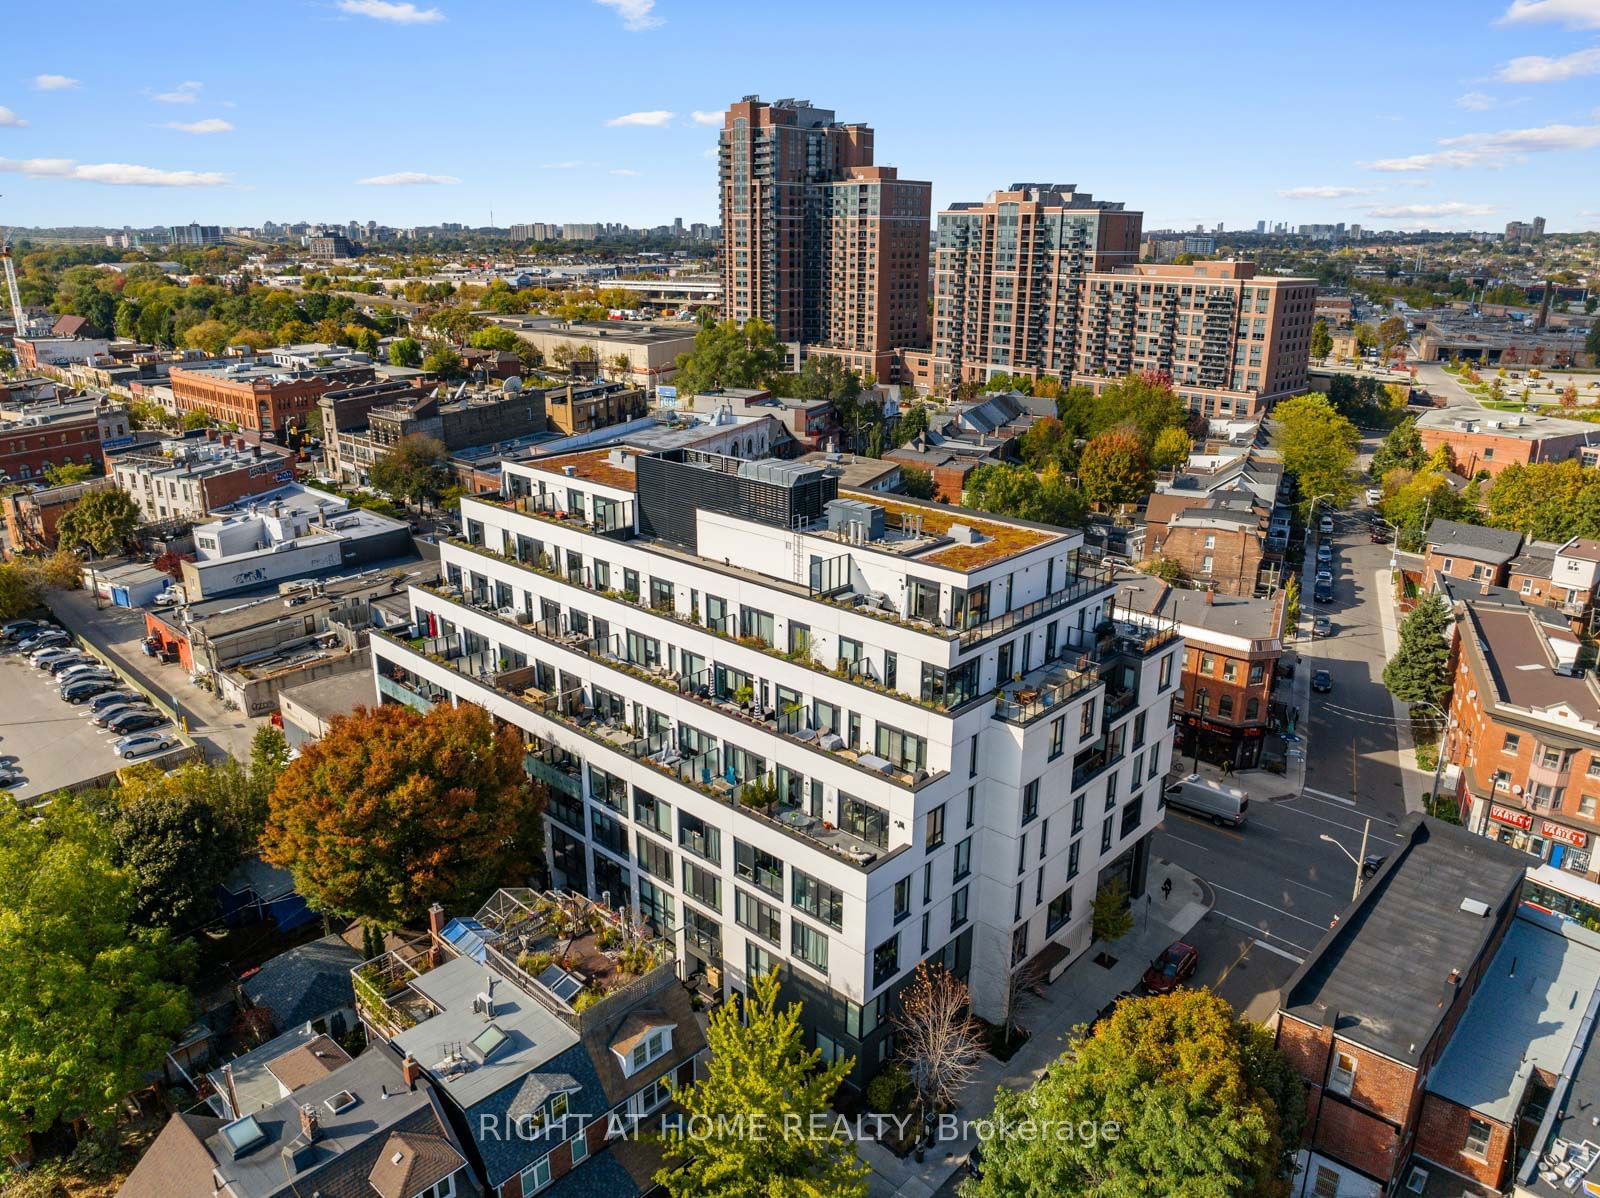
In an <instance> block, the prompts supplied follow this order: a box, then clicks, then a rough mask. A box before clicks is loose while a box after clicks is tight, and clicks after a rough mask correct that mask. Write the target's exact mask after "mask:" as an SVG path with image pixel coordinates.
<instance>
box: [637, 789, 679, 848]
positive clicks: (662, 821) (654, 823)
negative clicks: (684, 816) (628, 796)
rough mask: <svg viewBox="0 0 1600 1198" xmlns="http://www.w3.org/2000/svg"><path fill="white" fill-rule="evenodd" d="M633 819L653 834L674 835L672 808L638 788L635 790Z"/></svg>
mask: <svg viewBox="0 0 1600 1198" xmlns="http://www.w3.org/2000/svg"><path fill="white" fill-rule="evenodd" d="M633 818H634V819H635V820H636V821H638V823H639V824H640V825H641V826H642V827H645V828H649V829H650V831H652V832H659V833H661V835H663V836H671V835H672V808H671V807H669V806H667V805H666V804H665V803H663V802H662V801H661V800H660V799H658V798H656V797H655V795H653V794H650V793H649V792H648V791H643V790H640V789H639V788H638V787H637V786H635V787H634V788H633Z"/></svg>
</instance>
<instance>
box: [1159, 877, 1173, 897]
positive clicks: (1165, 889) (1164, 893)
mask: <svg viewBox="0 0 1600 1198" xmlns="http://www.w3.org/2000/svg"><path fill="white" fill-rule="evenodd" d="M1171 898H1172V879H1171V878H1168V879H1167V880H1166V881H1165V882H1163V883H1161V901H1162V902H1166V901H1168V900H1169V899H1171Z"/></svg>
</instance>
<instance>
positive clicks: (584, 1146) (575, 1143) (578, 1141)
mask: <svg viewBox="0 0 1600 1198" xmlns="http://www.w3.org/2000/svg"><path fill="white" fill-rule="evenodd" d="M567 1147H568V1149H569V1150H570V1151H571V1153H572V1163H573V1164H574V1165H576V1164H579V1163H581V1162H582V1161H585V1160H587V1159H588V1156H589V1139H588V1137H587V1136H585V1135H584V1134H583V1133H582V1132H581V1131H580V1132H579V1133H578V1134H577V1135H575V1136H573V1137H572V1139H571V1140H569V1141H567Z"/></svg>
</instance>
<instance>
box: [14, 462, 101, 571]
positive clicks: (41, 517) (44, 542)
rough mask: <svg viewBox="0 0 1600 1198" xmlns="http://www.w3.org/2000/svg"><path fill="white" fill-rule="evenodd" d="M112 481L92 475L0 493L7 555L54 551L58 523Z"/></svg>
mask: <svg viewBox="0 0 1600 1198" xmlns="http://www.w3.org/2000/svg"><path fill="white" fill-rule="evenodd" d="M113 485H114V484H113V483H112V481H111V480H110V479H109V478H91V479H89V480H88V481H87V482H81V483H68V484H67V485H66V486H64V487H43V486H41V487H37V488H32V489H27V488H19V489H17V490H14V491H9V492H7V493H6V494H5V495H3V496H0V508H3V509H4V512H5V523H6V556H7V557H14V556H16V554H18V553H50V552H52V551H53V550H54V549H55V548H56V545H57V543H58V542H57V538H56V525H57V524H59V523H60V522H61V517H63V516H65V515H66V514H67V513H68V512H70V511H71V510H72V509H73V508H75V507H77V506H78V501H79V500H81V499H82V498H83V497H84V496H85V495H87V494H89V493H90V492H91V491H103V490H105V489H106V488H107V487H110V486H113Z"/></svg>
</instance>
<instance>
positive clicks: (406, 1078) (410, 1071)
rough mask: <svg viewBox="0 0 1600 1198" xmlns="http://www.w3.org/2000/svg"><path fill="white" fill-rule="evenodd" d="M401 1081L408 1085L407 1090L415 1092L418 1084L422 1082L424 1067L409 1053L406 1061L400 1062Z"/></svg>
mask: <svg viewBox="0 0 1600 1198" xmlns="http://www.w3.org/2000/svg"><path fill="white" fill-rule="evenodd" d="M400 1080H401V1081H403V1082H404V1083H405V1084H406V1089H408V1090H415V1089H416V1088H417V1083H418V1082H419V1081H421V1080H422V1066H421V1065H419V1064H417V1058H416V1057H414V1056H412V1055H411V1054H410V1053H409V1052H408V1053H406V1059H405V1060H403V1061H401V1062H400Z"/></svg>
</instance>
